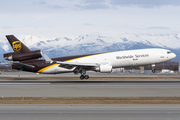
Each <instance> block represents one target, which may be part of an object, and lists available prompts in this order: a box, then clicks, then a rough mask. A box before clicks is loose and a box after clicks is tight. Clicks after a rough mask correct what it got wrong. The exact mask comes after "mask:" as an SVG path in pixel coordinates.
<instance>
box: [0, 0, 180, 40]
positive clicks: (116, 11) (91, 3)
mask: <svg viewBox="0 0 180 120" xmlns="http://www.w3.org/2000/svg"><path fill="white" fill-rule="evenodd" d="M179 12H180V0H3V1H0V38H4V36H5V35H6V34H14V35H36V36H42V37H65V36H66V37H71V38H74V37H76V36H78V35H84V34H92V33H98V34H102V35H107V36H112V37H113V36H118V35H119V34H122V33H140V34H166V33H180V13H179Z"/></svg>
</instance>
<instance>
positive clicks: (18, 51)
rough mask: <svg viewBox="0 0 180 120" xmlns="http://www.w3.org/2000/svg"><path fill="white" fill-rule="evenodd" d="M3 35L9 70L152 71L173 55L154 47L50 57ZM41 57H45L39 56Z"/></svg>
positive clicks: (42, 71) (86, 77) (52, 72)
mask: <svg viewBox="0 0 180 120" xmlns="http://www.w3.org/2000/svg"><path fill="white" fill-rule="evenodd" d="M6 38H7V39H8V41H9V43H10V45H11V47H12V48H13V50H14V52H11V53H6V54H4V58H5V60H8V61H11V62H12V63H13V64H12V68H13V69H17V70H22V71H29V72H35V73H44V74H58V73H68V72H73V73H74V74H79V73H80V74H81V75H80V79H88V78H89V76H88V75H86V71H95V72H100V73H110V72H111V71H112V69H113V68H120V67H126V66H143V65H152V72H153V73H154V72H155V69H154V67H155V64H157V63H162V62H166V61H169V60H171V59H173V58H175V57H176V55H175V54H174V53H172V52H171V51H170V50H166V49H158V48H157V49H139V50H127V51H116V52H106V53H97V54H87V55H75V56H65V57H57V58H52V59H51V58H49V57H48V56H47V55H45V54H42V51H41V50H35V51H31V50H30V49H29V48H28V47H27V46H25V45H24V44H23V43H22V42H21V41H20V40H18V39H17V38H16V37H15V36H14V35H6ZM41 57H44V58H45V59H39V58H41Z"/></svg>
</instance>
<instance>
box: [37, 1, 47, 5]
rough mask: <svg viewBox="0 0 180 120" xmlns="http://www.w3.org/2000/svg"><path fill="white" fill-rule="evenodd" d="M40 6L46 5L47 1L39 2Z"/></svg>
mask: <svg viewBox="0 0 180 120" xmlns="http://www.w3.org/2000/svg"><path fill="white" fill-rule="evenodd" d="M38 3H39V4H40V5H46V2H45V1H40V2H38Z"/></svg>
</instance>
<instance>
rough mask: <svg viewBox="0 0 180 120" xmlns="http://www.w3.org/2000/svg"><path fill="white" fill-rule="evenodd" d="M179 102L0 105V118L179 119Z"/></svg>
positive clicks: (55, 119)
mask: <svg viewBox="0 0 180 120" xmlns="http://www.w3.org/2000/svg"><path fill="white" fill-rule="evenodd" d="M179 113H180V105H74V104H73V105H69V104H67V105H0V119H1V120H7V119H8V120H12V119H13V120H24V119H26V120H36V119H38V120H50V119H52V120H59V119H63V120H110V119H111V120H179V118H180V114H179Z"/></svg>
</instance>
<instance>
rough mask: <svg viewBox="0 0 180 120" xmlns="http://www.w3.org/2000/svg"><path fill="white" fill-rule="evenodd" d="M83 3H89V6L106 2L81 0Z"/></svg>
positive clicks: (103, 0) (102, 0) (104, 0)
mask: <svg viewBox="0 0 180 120" xmlns="http://www.w3.org/2000/svg"><path fill="white" fill-rule="evenodd" d="M82 2H83V3H88V4H89V3H90V4H93V3H96V4H97V3H104V2H106V0H83V1H82Z"/></svg>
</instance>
